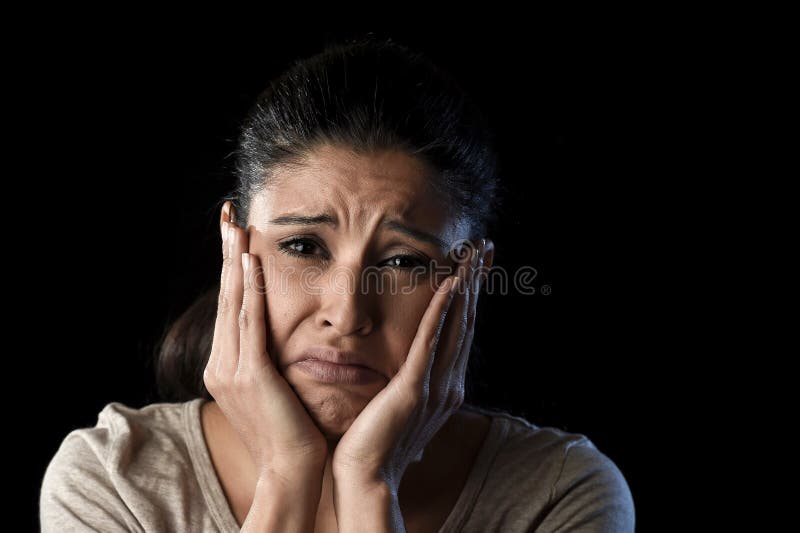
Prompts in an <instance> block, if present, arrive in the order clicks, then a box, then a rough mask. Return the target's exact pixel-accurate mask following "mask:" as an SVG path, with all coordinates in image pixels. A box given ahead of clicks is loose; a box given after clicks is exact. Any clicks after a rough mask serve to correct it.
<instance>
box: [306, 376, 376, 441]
mask: <svg viewBox="0 0 800 533" xmlns="http://www.w3.org/2000/svg"><path fill="white" fill-rule="evenodd" d="M292 387H293V388H294V390H295V392H296V393H297V396H298V398H299V399H300V402H301V403H302V404H303V405H304V406H305V408H306V410H307V411H308V414H309V415H310V416H311V419H312V420H313V421H314V423H315V424H316V425H317V427H318V428H319V429H320V431H321V432H322V433H323V435H325V438H327V439H328V440H338V439H339V438H341V437H342V435H344V434H345V432H346V431H347V430H348V429H349V428H350V426H351V425H352V424H353V421H354V420H355V419H356V418H357V417H358V415H359V414H360V413H361V411H363V410H364V408H365V407H366V406H367V404H368V403H369V402H370V400H372V398H374V397H375V395H376V394H378V392H379V391H380V388H379V387H376V388H365V387H352V388H349V387H343V386H340V385H328V384H323V383H308V382H304V383H292Z"/></svg>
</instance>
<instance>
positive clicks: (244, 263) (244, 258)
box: [242, 252, 250, 275]
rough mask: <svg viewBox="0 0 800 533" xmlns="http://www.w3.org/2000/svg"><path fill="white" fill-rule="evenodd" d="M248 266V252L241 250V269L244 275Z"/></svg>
mask: <svg viewBox="0 0 800 533" xmlns="http://www.w3.org/2000/svg"><path fill="white" fill-rule="evenodd" d="M248 268H250V254H249V253H247V252H242V269H243V270H244V274H245V275H247V269H248Z"/></svg>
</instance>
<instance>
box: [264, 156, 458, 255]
mask: <svg viewBox="0 0 800 533" xmlns="http://www.w3.org/2000/svg"><path fill="white" fill-rule="evenodd" d="M275 177H276V178H277V179H276V180H275V181H274V182H273V184H272V185H271V186H270V187H269V188H267V189H264V190H263V191H262V193H260V194H258V195H257V197H256V198H254V201H253V203H252V210H251V222H253V223H255V224H256V225H259V226H260V225H261V224H264V223H265V221H267V220H271V219H273V218H275V217H278V216H282V215H287V214H296V215H301V214H302V215H317V214H322V213H331V214H333V215H335V216H336V218H337V219H341V220H339V222H340V223H341V224H346V225H348V226H351V227H354V228H360V227H367V226H368V225H370V224H371V223H372V222H374V221H376V220H378V219H380V218H381V217H391V218H397V219H401V220H404V221H407V222H409V223H412V224H414V225H416V226H421V227H424V228H425V230H426V231H429V232H433V233H436V234H438V235H440V236H441V237H442V239H443V240H445V241H447V242H450V241H452V240H455V239H457V238H462V237H460V236H459V235H458V234H460V233H461V231H460V230H461V228H462V226H463V224H462V223H461V221H459V220H458V219H457V217H456V216H455V215H454V212H453V211H452V210H451V208H450V206H449V205H448V202H447V200H446V199H445V198H443V197H442V196H440V194H439V193H438V192H436V191H435V189H434V188H433V187H432V183H431V179H433V177H432V175H431V174H430V171H429V170H428V168H427V167H426V166H425V165H424V164H423V163H422V162H421V161H419V160H418V159H416V158H414V157H413V156H411V155H409V154H406V153H405V152H402V151H397V150H391V151H389V150H384V151H380V152H375V153H372V154H369V155H360V154H356V153H354V152H351V151H348V150H345V149H341V148H335V147H331V146H324V147H321V148H319V149H317V150H316V151H315V152H313V153H312V154H310V155H309V156H308V158H307V159H306V160H305V161H304V162H303V163H302V164H300V165H293V166H289V167H285V168H281V169H279V170H277V171H276V176H275Z"/></svg>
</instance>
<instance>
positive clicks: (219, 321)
mask: <svg viewBox="0 0 800 533" xmlns="http://www.w3.org/2000/svg"><path fill="white" fill-rule="evenodd" d="M228 226H230V224H229V223H228V222H227V221H226V220H223V222H222V224H221V230H220V232H221V233H222V270H221V272H220V277H219V296H218V298H217V316H216V318H215V320H214V337H213V340H212V345H211V346H212V350H211V354H210V355H209V358H208V363H206V370H207V371H211V372H214V373H216V372H217V370H218V368H219V361H220V357H221V355H222V354H224V353H226V351H227V350H228V346H226V345H225V343H227V339H226V337H225V317H226V316H227V315H228V313H229V312H230V311H229V310H228V308H229V307H230V301H229V300H228V298H227V295H228V291H227V286H228V279H229V277H230V270H231V269H230V265H231V259H230V255H229V254H228V250H229V249H230V247H229V245H228V236H229V234H230V232H229V227H228ZM204 374H205V373H204Z"/></svg>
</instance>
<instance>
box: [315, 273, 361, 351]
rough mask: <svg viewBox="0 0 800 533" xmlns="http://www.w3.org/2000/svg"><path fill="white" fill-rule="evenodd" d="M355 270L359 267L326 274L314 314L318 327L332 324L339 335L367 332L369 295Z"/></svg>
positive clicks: (330, 326)
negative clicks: (318, 303)
mask: <svg viewBox="0 0 800 533" xmlns="http://www.w3.org/2000/svg"><path fill="white" fill-rule="evenodd" d="M355 272H358V271H353V270H351V269H345V270H342V271H339V272H336V273H333V274H332V275H330V276H327V280H326V283H324V284H323V287H322V290H321V291H320V308H319V311H318V312H317V318H316V322H317V325H318V326H319V327H320V328H332V329H334V330H335V331H336V333H337V334H338V335H341V336H345V335H367V334H368V333H370V332H371V331H372V328H373V326H374V325H373V318H372V312H371V310H370V309H369V306H370V296H369V294H368V293H367V291H365V290H364V289H363V285H362V280H361V276H358V275H357V274H356V273H355Z"/></svg>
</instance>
